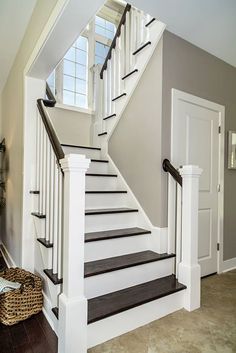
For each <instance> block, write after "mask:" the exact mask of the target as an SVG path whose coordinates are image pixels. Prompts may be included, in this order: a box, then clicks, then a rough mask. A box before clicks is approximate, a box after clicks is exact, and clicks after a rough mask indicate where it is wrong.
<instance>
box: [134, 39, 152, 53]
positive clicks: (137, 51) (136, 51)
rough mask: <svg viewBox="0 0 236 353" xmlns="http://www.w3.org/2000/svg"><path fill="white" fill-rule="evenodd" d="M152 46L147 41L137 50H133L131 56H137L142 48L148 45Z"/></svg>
mask: <svg viewBox="0 0 236 353" xmlns="http://www.w3.org/2000/svg"><path fill="white" fill-rule="evenodd" d="M150 44H152V43H151V42H150V41H148V42H147V43H145V44H143V45H142V46H141V47H140V48H138V49H137V50H135V51H134V52H133V55H136V54H138V53H139V52H140V51H141V50H143V49H144V48H146V47H147V46H148V45H150Z"/></svg>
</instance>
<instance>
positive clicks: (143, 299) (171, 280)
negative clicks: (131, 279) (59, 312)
mask: <svg viewBox="0 0 236 353" xmlns="http://www.w3.org/2000/svg"><path fill="white" fill-rule="evenodd" d="M183 289H186V287H185V286H184V285H183V284H181V283H179V282H178V281H177V280H176V277H175V276H174V275H170V276H167V277H162V278H159V279H156V280H153V281H150V282H146V283H142V284H139V285H136V286H132V287H129V288H125V289H122V290H119V291H116V292H113V293H109V294H105V295H102V296H99V297H96V298H92V299H89V300H88V323H89V324H91V323H93V322H95V321H98V320H102V319H105V318H106V317H109V316H112V315H115V314H118V313H121V312H123V311H125V310H128V309H132V308H134V307H137V306H139V305H142V304H145V303H148V302H151V301H153V300H156V299H159V298H162V297H165V296H167V295H169V294H173V293H176V292H178V291H181V290H183Z"/></svg>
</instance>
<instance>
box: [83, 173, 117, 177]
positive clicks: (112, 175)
mask: <svg viewBox="0 0 236 353" xmlns="http://www.w3.org/2000/svg"><path fill="white" fill-rule="evenodd" d="M86 176H94V177H110V178H112V177H114V178H116V177H117V174H105V173H104V174H102V173H86Z"/></svg>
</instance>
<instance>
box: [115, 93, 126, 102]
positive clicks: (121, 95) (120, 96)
mask: <svg viewBox="0 0 236 353" xmlns="http://www.w3.org/2000/svg"><path fill="white" fill-rule="evenodd" d="M126 95H127V93H122V94H120V95H119V96H117V97H115V98H113V99H112V102H115V101H116V100H117V99H119V98H122V97H124V96H126Z"/></svg>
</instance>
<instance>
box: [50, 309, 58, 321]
mask: <svg viewBox="0 0 236 353" xmlns="http://www.w3.org/2000/svg"><path fill="white" fill-rule="evenodd" d="M52 312H53V314H54V315H55V316H56V318H57V319H58V318H59V309H58V308H57V307H55V308H52Z"/></svg>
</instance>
